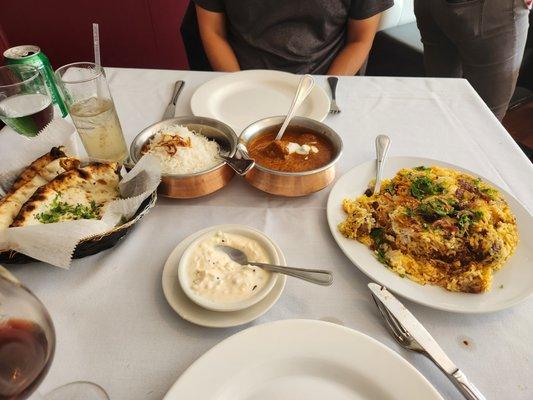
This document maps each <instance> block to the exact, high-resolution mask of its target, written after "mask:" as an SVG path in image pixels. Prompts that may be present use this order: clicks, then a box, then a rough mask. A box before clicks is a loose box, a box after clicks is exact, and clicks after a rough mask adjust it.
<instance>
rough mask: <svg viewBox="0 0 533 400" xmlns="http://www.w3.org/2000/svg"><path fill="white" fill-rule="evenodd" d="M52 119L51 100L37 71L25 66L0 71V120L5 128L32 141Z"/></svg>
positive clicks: (19, 65) (7, 66) (0, 68)
mask: <svg viewBox="0 0 533 400" xmlns="http://www.w3.org/2000/svg"><path fill="white" fill-rule="evenodd" d="M53 117H54V107H53V105H52V98H51V97H50V93H49V92H48V88H47V87H46V84H45V83H44V79H43V77H42V75H41V74H40V73H39V70H38V69H37V68H35V67H34V66H32V65H26V64H14V65H6V66H3V67H0V119H1V120H2V121H3V122H4V123H5V124H6V125H8V126H10V127H11V128H13V129H14V130H15V131H16V132H17V133H19V134H21V135H24V136H27V137H33V136H37V135H38V134H39V132H40V131H41V130H42V129H43V128H44V127H45V126H46V125H47V124H48V123H49V122H50V121H51V120H52V118H53Z"/></svg>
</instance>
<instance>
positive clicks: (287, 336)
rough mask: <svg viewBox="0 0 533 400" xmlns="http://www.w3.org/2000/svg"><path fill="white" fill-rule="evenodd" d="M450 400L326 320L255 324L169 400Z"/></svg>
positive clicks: (211, 355)
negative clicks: (446, 399) (443, 398)
mask: <svg viewBox="0 0 533 400" xmlns="http://www.w3.org/2000/svg"><path fill="white" fill-rule="evenodd" d="M182 399H202V400H303V399H305V400H325V399H327V400H348V399H350V400H375V399H380V400H405V399H424V400H442V397H441V396H440V395H439V393H438V392H437V391H436V390H435V389H434V388H433V386H431V384H430V383H429V382H428V381H427V380H426V378H424V377H423V376H422V374H420V372H418V371H417V370H416V369H415V368H414V367H413V366H412V365H411V364H409V363H408V362H407V361H406V360H405V359H403V358H402V357H401V356H399V355H398V354H397V353H395V352H394V351H392V350H391V349H389V348H388V347H386V346H384V345H383V344H381V343H379V342H378V341H377V340H375V339H372V338H371V337H369V336H367V335H364V334H362V333H360V332H357V331H354V330H352V329H349V328H346V327H343V326H340V325H336V324H332V323H329V322H323V321H313V320H284V321H276V322H271V323H268V324H263V325H258V326H254V327H252V328H249V329H246V330H244V331H242V332H240V333H237V334H235V335H233V336H231V337H230V338H228V339H226V340H224V341H222V342H220V343H219V344H218V345H216V346H215V347H213V348H212V349H211V350H209V351H208V352H207V353H205V354H204V355H203V356H202V357H200V358H199V359H198V360H197V361H196V362H194V363H193V364H192V365H191V366H190V367H189V369H187V370H186V371H185V372H184V373H183V375H181V377H180V378H179V379H178V380H177V382H176V383H175V384H174V385H173V386H172V388H171V389H170V391H169V392H168V393H167V394H166V396H165V397H164V399H163V400H182Z"/></svg>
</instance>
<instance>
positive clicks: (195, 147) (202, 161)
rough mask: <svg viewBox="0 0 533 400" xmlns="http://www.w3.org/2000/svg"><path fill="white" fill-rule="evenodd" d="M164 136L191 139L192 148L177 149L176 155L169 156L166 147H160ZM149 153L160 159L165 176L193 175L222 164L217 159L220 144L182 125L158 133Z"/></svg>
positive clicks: (150, 144)
mask: <svg viewBox="0 0 533 400" xmlns="http://www.w3.org/2000/svg"><path fill="white" fill-rule="evenodd" d="M164 135H172V136H176V135H179V136H181V137H182V138H183V139H190V141H191V146H190V147H177V149H176V153H175V154H169V153H168V152H167V150H166V149H165V147H160V146H158V144H161V143H162V142H163V136H164ZM147 153H148V154H152V155H154V156H155V157H157V158H158V159H159V161H160V162H161V170H162V173H163V174H193V173H195V172H200V171H205V170H208V169H210V168H212V167H214V166H215V165H217V164H219V163H220V159H219V158H218V157H217V155H218V153H219V146H218V143H217V142H215V141H214V140H209V139H207V138H206V137H205V136H203V135H201V134H199V133H196V132H193V131H191V130H189V129H188V128H187V127H185V126H182V125H172V126H169V127H166V128H165V129H162V130H161V131H159V132H158V133H156V134H155V135H154V137H152V139H151V140H150V143H149V145H148V151H147Z"/></svg>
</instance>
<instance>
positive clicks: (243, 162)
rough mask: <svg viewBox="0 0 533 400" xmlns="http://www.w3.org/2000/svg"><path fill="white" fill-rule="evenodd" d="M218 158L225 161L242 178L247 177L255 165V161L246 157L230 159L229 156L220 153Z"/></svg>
mask: <svg viewBox="0 0 533 400" xmlns="http://www.w3.org/2000/svg"><path fill="white" fill-rule="evenodd" d="M218 157H219V158H221V159H222V160H224V162H225V163H226V164H227V165H228V166H229V167H230V168H231V169H232V170H234V171H235V172H236V173H237V174H239V175H241V176H243V175H246V174H247V173H248V171H250V169H252V168H253V166H254V165H255V161H254V160H252V159H251V158H246V157H241V158H237V157H235V156H233V157H229V156H224V155H222V154H220V153H219V154H218Z"/></svg>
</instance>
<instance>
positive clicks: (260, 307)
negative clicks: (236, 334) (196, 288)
mask: <svg viewBox="0 0 533 400" xmlns="http://www.w3.org/2000/svg"><path fill="white" fill-rule="evenodd" d="M236 227H242V225H231V224H230V225H217V226H212V227H209V228H206V229H202V230H201V231H198V232H196V233H193V234H192V235H190V236H188V237H187V238H185V239H184V240H183V241H182V242H181V243H179V244H178V245H177V246H176V247H175V248H174V250H173V251H172V253H170V256H169V257H168V259H167V262H166V263H165V266H164V268H163V277H162V285H163V293H164V294H165V298H166V299H167V301H168V304H170V306H171V307H172V308H173V309H174V311H176V312H177V313H178V314H179V315H180V316H181V317H182V318H183V319H185V320H187V321H189V322H192V323H193V324H196V325H201V326H206V327H210V328H229V327H232V326H237V325H242V324H246V323H248V322H250V321H253V320H254V319H256V318H258V317H260V316H261V315H263V314H264V313H266V312H267V311H268V310H269V309H270V308H271V307H272V306H273V305H274V304H275V303H276V301H277V300H278V299H279V296H280V295H281V293H282V292H283V288H284V287H285V281H286V280H287V277H286V276H285V275H281V274H279V275H278V277H277V281H276V283H275V284H274V287H273V288H272V290H271V291H270V293H268V295H267V296H266V297H265V298H264V299H263V300H261V301H260V302H258V303H256V304H254V305H253V306H251V307H249V308H246V309H244V310H239V311H231V312H218V311H210V310H207V309H205V308H202V307H200V306H199V305H197V304H196V303H193V302H192V301H191V300H190V299H189V298H188V297H187V296H186V295H185V293H184V292H183V290H182V289H181V286H180V284H179V281H178V265H179V261H180V258H181V256H182V254H183V252H184V251H185V249H186V248H187V246H189V245H190V244H191V243H192V242H193V241H194V240H195V239H196V238H198V237H199V236H200V235H203V234H204V233H206V232H208V231H211V230H213V229H218V230H222V231H223V230H225V229H231V228H236ZM246 228H247V229H252V228H249V227H246ZM252 230H255V229H252ZM258 232H260V231H258ZM274 247H275V249H276V252H277V253H278V257H279V259H280V263H281V265H287V263H286V260H285V256H284V255H283V252H282V251H281V249H280V248H279V246H278V245H276V244H275V243H274Z"/></svg>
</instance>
